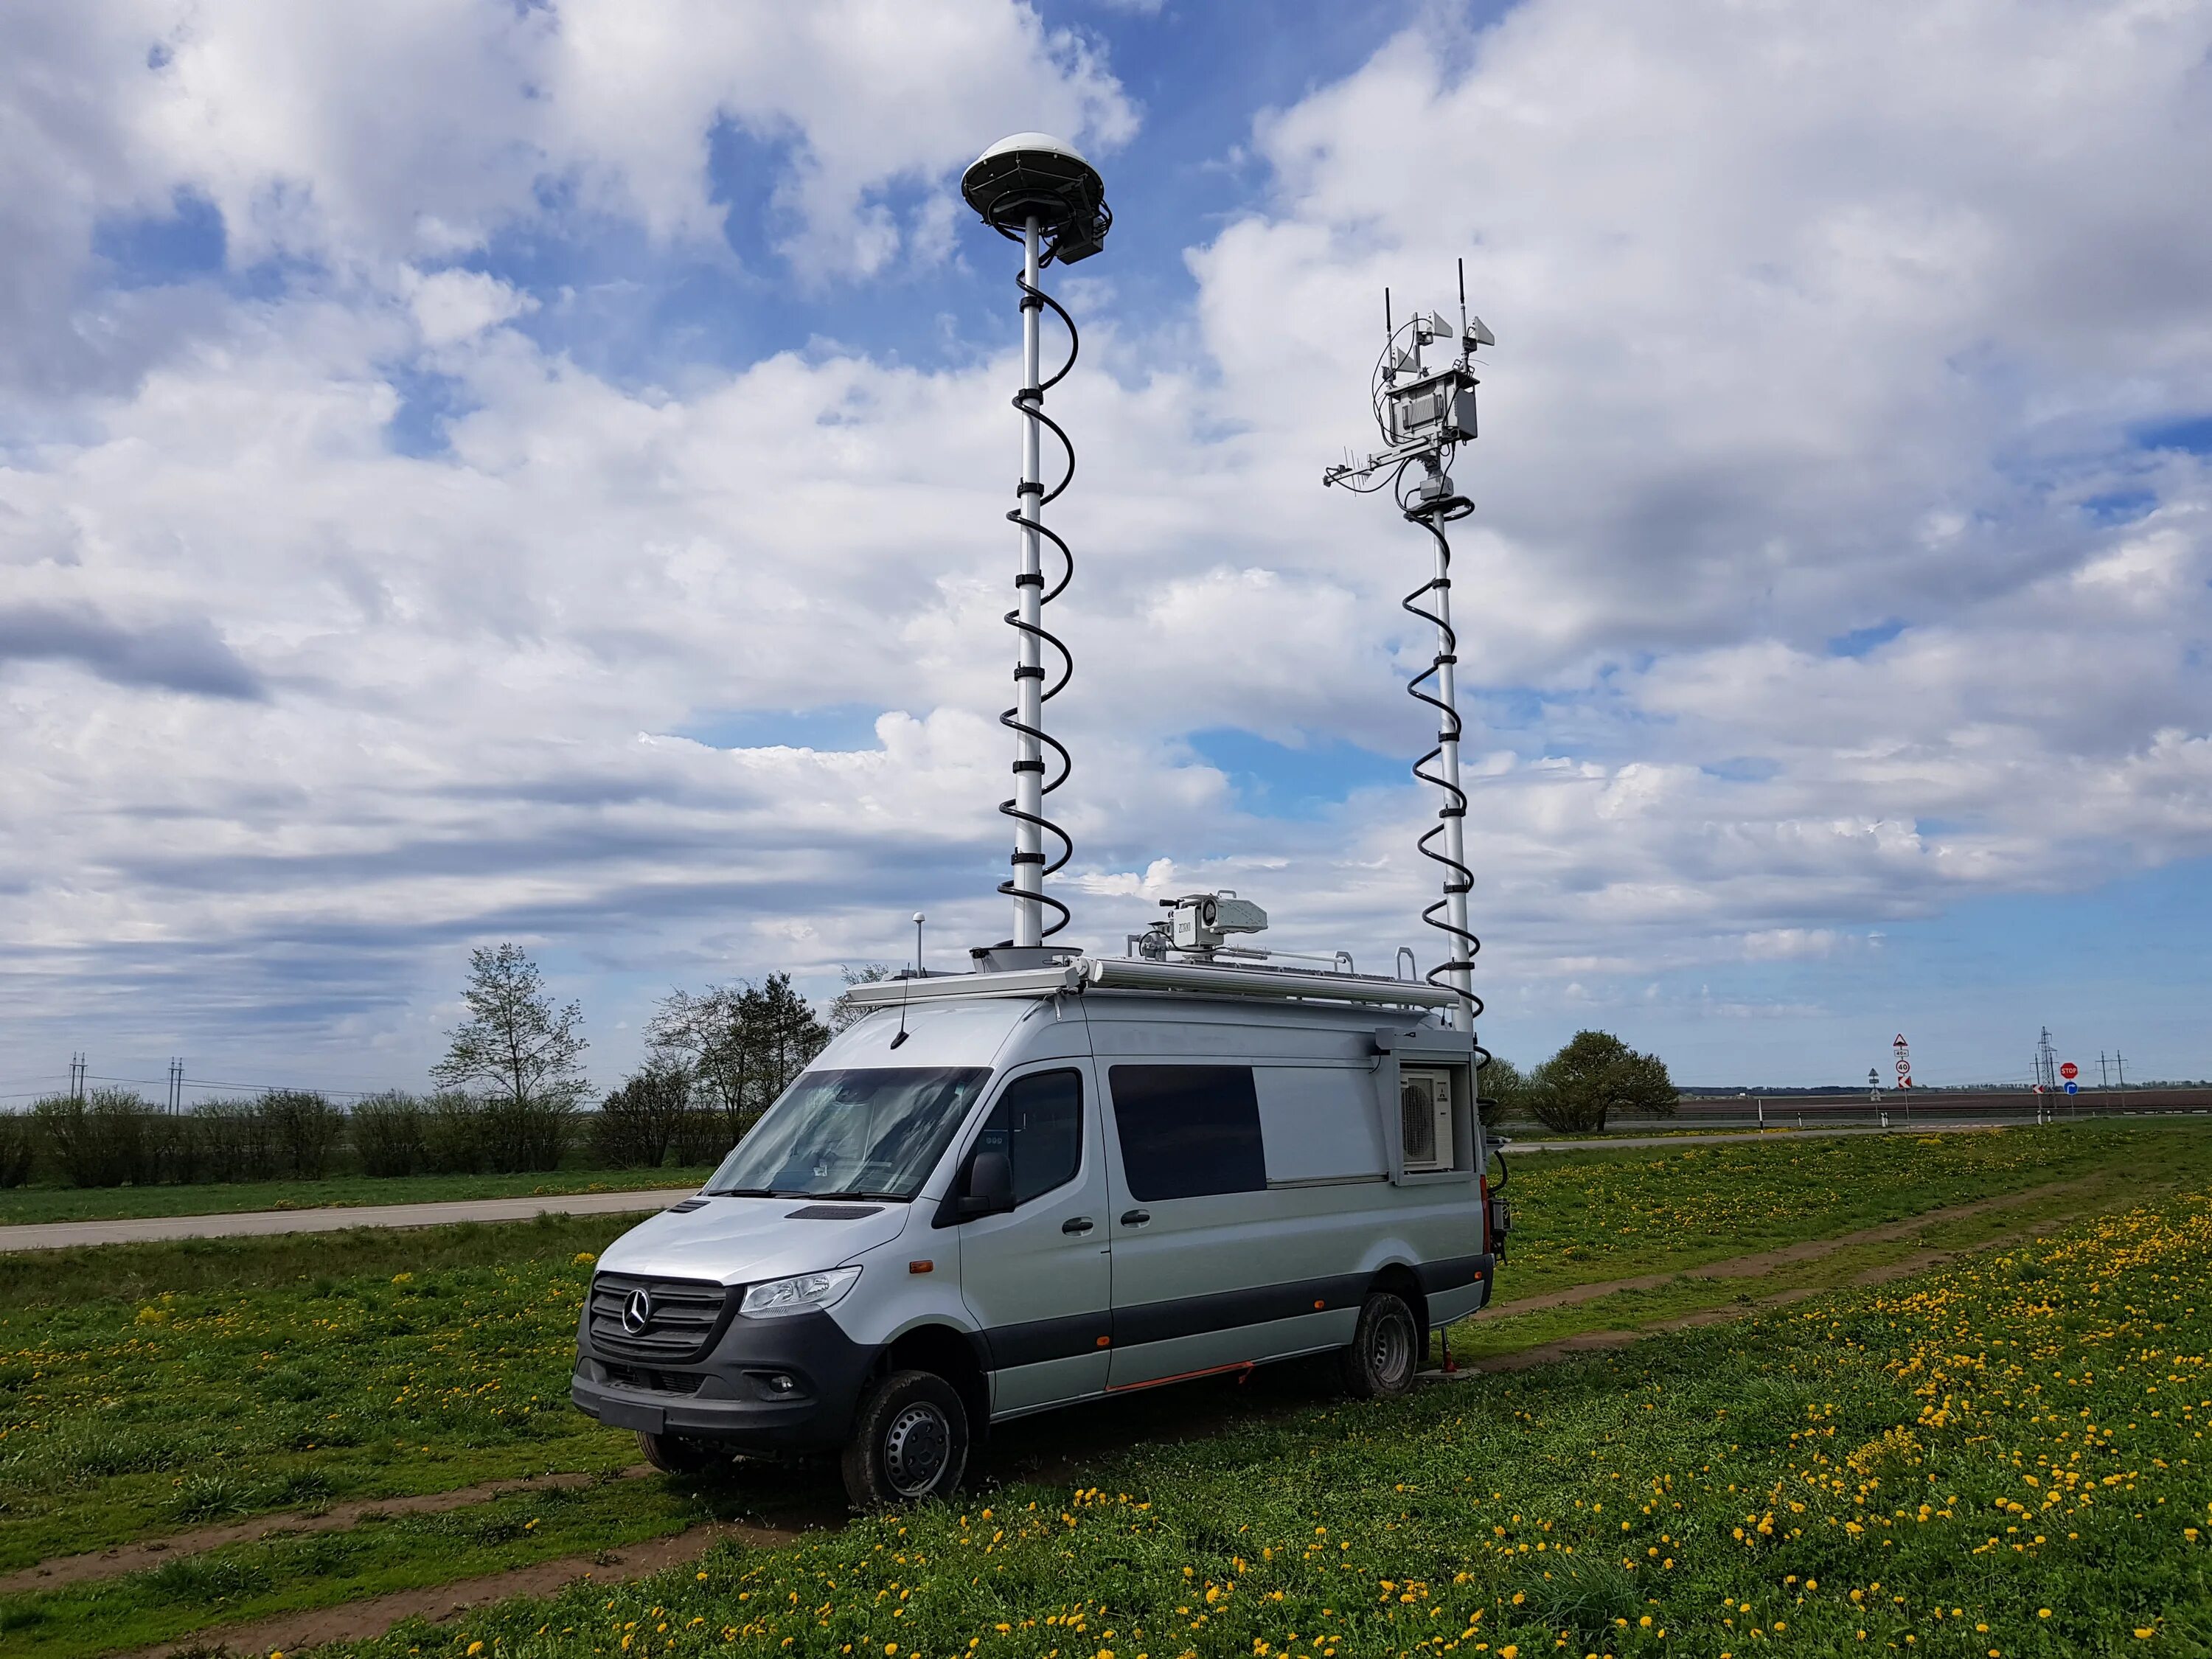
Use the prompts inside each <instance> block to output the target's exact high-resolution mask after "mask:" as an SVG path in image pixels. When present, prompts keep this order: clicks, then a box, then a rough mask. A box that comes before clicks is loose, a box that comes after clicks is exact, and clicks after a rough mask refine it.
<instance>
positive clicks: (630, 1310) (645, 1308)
mask: <svg viewBox="0 0 2212 1659" xmlns="http://www.w3.org/2000/svg"><path fill="white" fill-rule="evenodd" d="M651 1323H653V1292H652V1291H647V1290H635V1291H631V1292H630V1293H629V1301H627V1302H625V1303H623V1329H624V1330H626V1331H628V1332H629V1334H631V1335H632V1336H635V1335H636V1334H638V1333H639V1332H640V1331H641V1330H643V1329H644V1328H646V1327H647V1325H650V1324H651Z"/></svg>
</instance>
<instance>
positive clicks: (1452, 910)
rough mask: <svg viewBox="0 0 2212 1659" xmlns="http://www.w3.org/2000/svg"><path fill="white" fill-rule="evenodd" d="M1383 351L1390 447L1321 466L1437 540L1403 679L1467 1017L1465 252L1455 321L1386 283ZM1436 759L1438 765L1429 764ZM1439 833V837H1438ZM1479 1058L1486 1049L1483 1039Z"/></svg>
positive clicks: (1435, 972)
mask: <svg viewBox="0 0 2212 1659" xmlns="http://www.w3.org/2000/svg"><path fill="white" fill-rule="evenodd" d="M1439 343H1447V344H1446V349H1447V350H1448V351H1449V352H1450V353H1451V355H1450V356H1449V360H1448V361H1447V362H1444V363H1443V365H1442V366H1441V367H1432V366H1431V363H1430V362H1428V361H1427V356H1426V353H1427V350H1428V349H1429V348H1431V347H1433V346H1436V345H1437V344H1439ZM1496 343H1497V342H1496V340H1495V339H1494V338H1493V337H1492V334H1491V332H1490V331H1489V330H1488V329H1487V328H1486V327H1485V326H1484V325H1483V322H1482V319H1480V317H1470V316H1469V315H1468V309H1467V264H1466V261H1464V260H1462V261H1461V262H1460V268H1459V328H1458V330H1457V331H1456V332H1455V331H1453V329H1452V327H1451V325H1449V323H1447V322H1446V321H1445V320H1444V319H1443V316H1442V315H1440V314H1439V313H1435V312H1430V313H1426V314H1421V313H1416V314H1415V315H1414V316H1413V318H1412V319H1409V320H1408V321H1407V322H1404V323H1398V322H1395V321H1394V320H1393V319H1392V316H1391V309H1390V294H1389V289H1384V290H1383V355H1382V356H1381V357H1380V358H1379V359H1377V360H1376V365H1375V376H1374V381H1373V385H1372V387H1371V389H1370V402H1371V404H1372V405H1373V408H1374V413H1375V423H1376V427H1377V428H1380V430H1381V432H1382V435H1383V447H1382V448H1381V449H1379V450H1376V451H1373V452H1371V453H1370V454H1369V455H1368V457H1367V459H1365V461H1364V462H1355V461H1353V460H1352V459H1348V458H1347V459H1346V460H1345V462H1344V463H1343V464H1342V465H1337V466H1332V467H1330V468H1328V470H1327V471H1325V472H1323V473H1322V483H1323V484H1324V485H1328V484H1341V485H1343V486H1344V487H1345V488H1346V489H1351V490H1352V491H1354V492H1356V493H1358V494H1360V495H1367V494H1371V493H1373V492H1375V491H1378V490H1382V489H1389V491H1390V492H1391V495H1392V496H1393V498H1394V499H1395V501H1397V503H1398V507H1399V511H1400V512H1401V513H1403V514H1404V515H1405V518H1406V520H1407V522H1408V523H1411V524H1416V525H1419V526H1420V527H1421V528H1422V529H1423V530H1425V531H1426V532H1428V533H1429V536H1430V538H1431V541H1432V542H1433V543H1434V544H1435V556H1436V562H1435V568H1434V574H1431V577H1430V578H1429V580H1427V581H1426V582H1424V583H1423V584H1422V585H1421V586H1419V587H1417V588H1415V589H1414V590H1413V592H1411V593H1408V594H1407V596H1406V597H1405V599H1404V600H1403V601H1401V603H1402V605H1404V608H1405V609H1406V610H1407V611H1408V612H1410V613H1411V614H1412V615H1413V616H1415V617H1419V618H1420V619H1421V620H1422V621H1423V622H1425V623H1429V624H1430V625H1431V627H1433V628H1434V629H1436V635H1437V648H1436V653H1435V655H1434V656H1433V657H1432V658H1431V659H1430V662H1429V665H1428V667H1427V668H1425V669H1424V670H1423V671H1421V672H1420V673H1419V674H1416V675H1415V676H1414V677H1413V680H1412V682H1411V683H1410V684H1408V685H1407V694H1408V695H1409V696H1413V698H1414V699H1415V700H1416V701H1418V702H1422V703H1425V704H1426V705H1427V706H1428V707H1429V708H1432V709H1434V710H1435V711H1436V714H1437V744H1436V747H1435V748H1433V749H1431V750H1429V751H1428V752H1427V753H1426V754H1425V755H1423V756H1422V757H1420V758H1419V760H1417V761H1415V762H1414V763H1413V775H1414V776H1415V777H1416V778H1418V779H1419V780H1420V781H1422V782H1423V783H1425V784H1429V785H1431V786H1432V787H1435V788H1436V789H1437V790H1439V791H1441V792H1442V793H1443V804H1442V805H1439V806H1438V807H1437V822H1436V823H1434V824H1433V825H1431V827H1430V829H1428V831H1427V832H1426V833H1425V834H1424V835H1423V836H1421V838H1420V840H1419V842H1418V843H1417V844H1418V845H1419V848H1420V852H1421V855H1422V856H1423V857H1424V858H1426V859H1428V860H1431V861H1432V862H1434V863H1436V864H1437V865H1440V866H1443V896H1442V897H1440V898H1438V899H1437V901H1436V902H1434V903H1433V904H1431V905H1430V906H1429V907H1428V908H1425V910H1423V911H1422V912H1421V920H1422V921H1425V922H1426V923H1427V924H1428V925H1429V926H1430V927H1434V928H1436V929H1437V931H1438V932H1439V933H1443V935H1444V938H1445V939H1446V941H1447V944H1448V946H1449V956H1448V957H1446V959H1445V960H1444V961H1443V962H1442V963H1438V964H1437V966H1436V967H1434V968H1432V969H1430V970H1429V974H1428V978H1429V980H1430V981H1431V983H1433V984H1438V985H1444V986H1449V987H1450V988H1451V989H1453V990H1454V991H1456V992H1457V993H1458V994H1459V999H1460V1016H1461V1018H1462V1020H1463V1021H1464V1023H1465V1024H1466V1027H1467V1029H1468V1030H1469V1031H1472V1030H1474V1021H1475V1018H1476V1017H1477V1016H1478V1015H1480V1013H1481V1012H1482V999H1481V998H1480V997H1478V996H1476V995H1475V994H1474V956H1475V952H1476V951H1480V949H1481V948H1482V941H1481V940H1480V939H1477V938H1476V937H1475V935H1474V931H1473V929H1472V928H1470V927H1468V908H1467V896H1468V892H1469V890H1471V889H1472V888H1473V887H1474V872H1473V871H1472V870H1470V869H1469V868H1468V863H1467V837H1466V830H1465V823H1466V818H1467V791H1466V790H1465V788H1464V787H1462V784H1461V781H1460V755H1459V749H1460V737H1461V733H1462V730H1463V727H1462V723H1461V720H1460V715H1459V685H1458V676H1457V669H1458V665H1459V635H1457V634H1456V633H1455V631H1454V630H1453V628H1452V622H1451V539H1450V538H1449V536H1448V535H1447V534H1446V533H1445V529H1444V527H1445V526H1447V525H1449V524H1453V523H1455V522H1457V521H1458V520H1461V519H1463V518H1465V517H1467V515H1468V513H1472V512H1474V502H1473V501H1469V500H1468V498H1467V497H1466V496H1464V495H1461V494H1460V493H1459V491H1458V489H1456V488H1455V486H1454V484H1453V483H1452V477H1451V464H1452V461H1453V459H1454V458H1455V456H1456V455H1457V454H1458V453H1459V447H1460V445H1462V443H1472V442H1473V441H1474V437H1475V408H1474V389H1475V387H1476V386H1478V385H1480V381H1479V380H1477V379H1476V378H1475V375H1474V354H1475V353H1476V351H1477V350H1479V349H1480V348H1482V347H1484V346H1486V345H1494V344H1496ZM1431 767H1434V768H1436V769H1435V770H1431ZM1439 843H1441V846H1440V845H1439ZM1476 1053H1477V1054H1479V1055H1480V1058H1481V1059H1482V1060H1484V1061H1487V1060H1488V1059H1489V1055H1488V1054H1487V1053H1486V1052H1485V1051H1484V1050H1482V1049H1481V1048H1480V1046H1479V1045H1478V1047H1477V1049H1476Z"/></svg>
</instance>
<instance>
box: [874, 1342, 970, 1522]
mask: <svg viewBox="0 0 2212 1659" xmlns="http://www.w3.org/2000/svg"><path fill="white" fill-rule="evenodd" d="M968 1440H969V1432H968V1410H967V1407H964V1406H963V1405H962V1404H961V1403H960V1394H959V1391H958V1390H957V1389H955V1388H954V1387H953V1386H952V1385H951V1383H947V1382H946V1381H945V1379H944V1378H943V1377H941V1376H938V1375H937V1374H936V1373H935V1372H933V1371H893V1372H892V1373H891V1374H890V1376H886V1377H885V1378H884V1379H883V1381H881V1382H880V1383H877V1384H876V1385H875V1386H874V1387H873V1388H872V1389H869V1390H868V1392H867V1393H866V1395H865V1396H863V1397H862V1399H861V1401H860V1410H859V1411H858V1412H856V1413H854V1419H853V1437H852V1439H851V1440H850V1441H849V1442H848V1443H847V1444H846V1447H845V1455H844V1473H845V1491H846V1493H847V1495H848V1497H850V1498H852V1500H853V1506H854V1508H855V1509H860V1510H890V1509H899V1508H902V1507H903V1506H904V1505H906V1504H920V1503H924V1502H927V1500H928V1499H930V1498H945V1497H949V1496H951V1492H952V1491H953V1489H954V1488H955V1487H957V1486H959V1484H960V1478H961V1476H962V1475H963V1474H966V1473H967V1472H968Z"/></svg>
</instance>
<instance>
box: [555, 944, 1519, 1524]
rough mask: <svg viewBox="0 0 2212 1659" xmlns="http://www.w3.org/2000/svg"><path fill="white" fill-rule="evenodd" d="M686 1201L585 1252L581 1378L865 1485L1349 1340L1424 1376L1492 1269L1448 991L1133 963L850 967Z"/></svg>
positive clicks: (1486, 1288) (627, 1417) (896, 1493)
mask: <svg viewBox="0 0 2212 1659" xmlns="http://www.w3.org/2000/svg"><path fill="white" fill-rule="evenodd" d="M862 995H863V997H864V998H865V999H866V1000H868V1001H870V1002H872V1003H873V1004H874V1005H875V1006H874V1007H873V1010H872V1012H869V1013H868V1014H867V1015H866V1017H865V1018H862V1019H860V1021H859V1022H858V1023H857V1024H854V1025H853V1026H852V1027H850V1028H849V1029H848V1030H846V1031H845V1032H844V1033H843V1034H842V1035H841V1036H838V1037H837V1038H836V1039H835V1040H834V1041H833V1042H831V1043H830V1044H829V1047H828V1048H826V1049H824V1050H823V1053H822V1054H821V1055H820V1056H819V1057H818V1058H817V1060H815V1062H814V1064H813V1065H812V1066H811V1067H810V1068H809V1069H808V1070H807V1071H806V1072H805V1074H804V1075H802V1076H801V1077H800V1078H799V1079H798V1080H797V1081H796V1082H795V1083H793V1085H792V1086H791V1087H790V1089H789V1090H788V1091H786V1092H785V1094H784V1095H783V1096H782V1097H781V1099H779V1100H778V1101H777V1102H776V1103H775V1105H774V1106H773V1107H771V1108H770V1109H769V1111H768V1112H767V1113H766V1115H763V1117H762V1119H761V1120H760V1122H759V1123H758V1125H757V1127H755V1128H754V1129H753V1130H752V1132H751V1133H750V1134H748V1135H747V1136H746V1137H745V1139H744V1141H743V1142H741V1143H740V1144H739V1145H738V1147H737V1148H736V1149H735V1150H734V1151H733V1152H731V1154H730V1156H729V1157H728V1158H727V1159H726V1161H725V1162H724V1163H723V1164H722V1166H721V1167H720V1169H719V1170H717V1171H716V1172H715V1174H714V1178H713V1179H712V1180H710V1181H709V1182H708V1183H707V1185H706V1186H705V1187H704V1188H702V1189H701V1191H700V1192H699V1193H698V1194H697V1195H696V1196H695V1197H692V1198H689V1199H686V1200H684V1202H682V1203H680V1204H678V1205H677V1206H675V1207H674V1208H672V1209H671V1210H668V1211H666V1212H663V1213H662V1214H660V1215H658V1216H655V1217H653V1218H652V1219H650V1220H648V1221H647V1222H645V1223H643V1224H642V1225H640V1226H638V1227H636V1228H635V1229H633V1230H632V1231H629V1233H626V1234H625V1235H623V1237H621V1238H620V1239H619V1240H617V1242H616V1243H614V1244H612V1245H611V1246H610V1247H609V1248H608V1249H607V1250H606V1251H605V1254H604V1255H602V1256H601V1257H600V1259H599V1265H598V1268H597V1270H596V1272H595V1273H594V1276H593V1279H592V1287H591V1292H590V1294H589V1296H588V1297H586V1304H585V1308H584V1311H583V1315H582V1317H581V1321H580V1328H579V1330H578V1333H577V1358H576V1370H575V1376H574V1383H573V1397H574V1401H575V1403H576V1404H577V1405H578V1406H579V1407H581V1408H582V1409H583V1410H584V1411H585V1412H586V1413H590V1414H591V1415H592V1416H593V1417H595V1418H597V1419H599V1421H600V1422H602V1423H605V1424H609V1425H614V1426H617V1427H621V1428H627V1429H634V1430H635V1431H637V1434H638V1436H639V1438H640V1441H641V1444H642V1445H643V1447H644V1449H645V1453H646V1455H647V1457H648V1458H650V1459H651V1460H652V1461H653V1462H654V1463H656V1464H657V1465H659V1467H661V1468H667V1469H693V1468H701V1467H702V1466H704V1465H705V1464H706V1463H707V1462H709V1461H711V1460H713V1459H714V1458H717V1457H720V1456H723V1455H727V1454H729V1453H731V1452H740V1453H752V1454H777V1453H785V1452H796V1451H806V1450H818V1449H842V1454H843V1459H842V1462H843V1469H844V1475H845V1481H846V1486H847V1488H848V1491H849V1492H850V1494H851V1497H852V1498H853V1501H854V1503H855V1504H859V1505H860V1506H861V1507H863V1508H870V1509H873V1508H880V1507H884V1506H889V1505H893V1504H904V1503H910V1502H914V1501H916V1500H919V1499H922V1498H932V1497H937V1496H942V1495H944V1494H945V1493H948V1492H951V1490H952V1489H953V1488H954V1487H955V1486H957V1485H958V1484H959V1482H960V1480H961V1478H962V1476H963V1473H964V1472H965V1470H966V1468H967V1466H968V1462H969V1455H970V1452H971V1449H973V1447H974V1446H975V1443H976V1441H977V1439H978V1438H979V1437H980V1436H981V1434H982V1432H983V1431H984V1429H985V1427H986V1425H988V1424H990V1423H993V1422H996V1421H999V1420H1001V1419H1006V1418H1011V1417H1016V1416H1019V1415H1022V1414H1024V1413H1030V1412H1039V1411H1044V1410H1047V1409H1048V1408H1050V1407H1056V1406H1065V1405H1070V1404H1073V1403H1074V1402H1076V1401H1084V1400H1094V1399H1097V1398H1099V1397H1101V1396H1103V1395H1114V1394H1119V1393H1122V1392H1124V1391H1127V1390H1129V1389H1147V1388H1153V1387H1157V1386H1158V1385H1159V1384H1162V1383H1174V1382H1179V1381H1181V1380H1182V1379H1185V1378H1188V1377H1196V1376H1207V1375H1209V1374H1212V1373H1216V1372H1223V1371H1232V1370H1246V1369H1249V1368H1250V1367H1252V1366H1255V1365H1258V1364H1265V1363H1267V1361H1270V1360H1277V1359H1286V1358H1291V1357H1293V1356H1296V1355H1302V1354H1313V1353H1320V1352H1332V1351H1333V1352H1336V1353H1337V1354H1338V1355H1339V1356H1340V1369H1341V1372H1342V1376H1343V1381H1344V1383H1345V1385H1346V1387H1347V1388H1348V1389H1350V1390H1351V1391H1352V1393H1354V1394H1355V1395H1363V1396H1370V1397H1371V1396H1382V1395H1396V1394H1399V1393H1402V1392H1403V1391H1405V1390H1406V1389H1408V1388H1409V1387H1411V1386H1412V1383H1413V1375H1414V1371H1415V1369H1416V1367H1417V1366H1418V1365H1419V1364H1420V1363H1421V1361H1422V1359H1423V1357H1424V1355H1425V1352H1426V1347H1427V1341H1426V1334H1427V1332H1428V1331H1429V1330H1430V1329H1431V1328H1434V1327H1437V1326H1440V1325H1443V1324H1445V1323H1447V1322H1449V1321H1452V1320H1455V1319H1458V1318H1461V1317H1462V1316H1465V1315H1467V1314H1468V1313H1470V1312H1473V1311H1474V1310H1476V1309H1478V1308H1480V1307H1481V1306H1482V1305H1483V1304H1485V1303H1486V1301H1487V1300H1488V1299H1489V1297H1490V1290H1491V1284H1492V1273H1493V1270H1494V1267H1495V1263H1496V1261H1497V1260H1498V1255H1499V1252H1500V1247H1501V1245H1502V1242H1503V1239H1502V1235H1503V1231H1504V1220H1505V1218H1504V1213H1503V1209H1502V1205H1500V1206H1498V1208H1497V1209H1496V1211H1495V1212H1493V1206H1492V1203H1491V1201H1490V1199H1489V1194H1488V1189H1487V1182H1486V1180H1485V1178H1484V1176H1483V1167H1484V1161H1485V1155H1486V1149H1485V1146H1484V1144H1483V1138H1482V1129H1481V1124H1480V1117H1479V1114H1478V1113H1477V1111H1476V1110H1475V1099H1474V1066H1473V1064H1472V1060H1473V1051H1474V1044H1473V1039H1472V1037H1471V1036H1470V1035H1469V1034H1468V1032H1467V1031H1465V1030H1454V1029H1452V1028H1451V1027H1450V1025H1449V1024H1447V1023H1446V1022H1447V1018H1448V1017H1447V1016H1446V1015H1445V1014H1444V1013H1443V1012H1442V1011H1443V1010H1444V1009H1445V1008H1447V1007H1449V1006H1453V1004H1454V1001H1455V999H1454V998H1453V997H1452V995H1451V994H1450V993H1449V991H1443V990H1439V989H1437V988H1435V987H1431V986H1429V985H1427V984H1425V983H1422V982H1415V981H1397V980H1389V979H1381V978H1372V977H1366V976H1362V975H1353V974H1349V973H1310V972H1299V971H1296V970H1290V969H1274V968H1264V969H1263V968H1246V967H1229V966H1223V965H1214V964H1205V965H1198V964H1188V963H1162V962H1148V961H1143V960H1138V959H1115V958H1106V959H1097V960H1092V959H1086V958H1083V957H1074V958H1072V959H1064V960H1056V961H1054V962H1051V963H1048V964H1047V965H1045V966H1042V967H1030V968H1022V969H1015V970H1013V971H1003V972H979V973H976V974H972V975H945V976H941V977H940V976H929V977H925V978H919V979H909V980H904V981H890V982H888V983H885V984H883V985H879V986H871V987H862Z"/></svg>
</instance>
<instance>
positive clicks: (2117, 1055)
mask: <svg viewBox="0 0 2212 1659" xmlns="http://www.w3.org/2000/svg"><path fill="white" fill-rule="evenodd" d="M2112 1068H2113V1069H2114V1070H2115V1071H2117V1072H2118V1073H2119V1074H2120V1092H2121V1093H2122V1094H2125V1093H2127V1091H2128V1057H2127V1056H2126V1055H2125V1054H2122V1053H2121V1052H2120V1051H2119V1050H2118V1049H2117V1048H2115V1049H2113V1050H2112Z"/></svg>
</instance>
